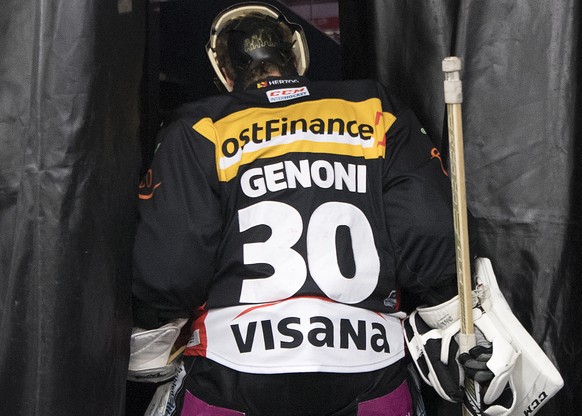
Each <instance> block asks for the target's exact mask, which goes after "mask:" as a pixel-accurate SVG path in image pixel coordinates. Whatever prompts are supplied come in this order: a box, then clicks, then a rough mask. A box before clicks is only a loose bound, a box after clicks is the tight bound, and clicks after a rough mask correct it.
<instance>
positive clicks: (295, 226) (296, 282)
mask: <svg viewBox="0 0 582 416" xmlns="http://www.w3.org/2000/svg"><path fill="white" fill-rule="evenodd" d="M239 224H240V231H241V232H243V231H246V230H248V229H250V228H252V227H255V226H257V225H267V226H269V227H270V228H271V231H272V234H271V237H270V238H269V239H268V240H267V241H265V242H261V243H247V244H245V245H244V246H243V261H244V263H245V264H256V263H266V264H269V265H271V266H272V267H273V269H274V270H275V272H274V273H273V274H272V275H271V276H269V277H267V278H261V279H245V280H244V281H243V284H242V290H241V296H240V301H241V302H242V303H261V302H272V301H277V300H282V299H286V298H288V297H291V296H293V295H294V294H295V293H297V291H298V290H299V289H300V288H301V286H303V284H304V283H305V280H306V279H307V264H306V260H305V259H303V257H302V256H301V255H300V254H299V253H298V252H297V251H295V250H293V249H292V248H291V247H292V246H293V245H294V244H295V243H297V241H299V238H300V237H301V234H302V233H303V220H302V219H301V215H300V214H299V212H298V211H297V210H296V209H295V208H293V207H291V206H289V205H287V204H284V203H282V202H275V201H263V202H259V203H257V204H255V205H252V206H250V207H248V208H244V209H242V210H240V211H239ZM339 226H347V227H348V228H349V229H350V233H351V237H352V245H353V247H352V250H353V253H354V262H355V265H356V273H355V275H354V276H353V277H352V278H346V277H345V276H343V275H342V273H341V271H340V269H339V265H338V262H337V248H336V243H335V236H336V230H337V227H339ZM307 263H308V265H309V271H310V272H311V276H312V277H313V279H314V280H315V282H316V283H317V285H318V286H319V288H320V289H321V290H322V291H323V292H324V293H325V294H326V295H327V296H328V297H329V298H330V299H333V300H335V301H338V302H342V303H348V304H352V303H358V302H361V301H363V300H364V299H366V298H367V297H368V296H370V295H371V294H372V292H373V291H374V289H375V288H376V285H377V283H378V275H379V272H380V260H379V259H378V252H377V250H376V245H375V243H374V236H373V233H372V227H371V226H370V223H369V222H368V219H367V218H366V216H365V215H364V213H363V212H362V211H361V210H360V209H359V208H357V207H355V206H353V205H351V204H347V203H344V202H327V203H325V204H322V205H321V206H319V207H318V208H317V209H316V210H315V211H314V212H313V214H312V215H311V219H310V220H309V224H308V226H307Z"/></svg>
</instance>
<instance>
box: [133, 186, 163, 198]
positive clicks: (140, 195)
mask: <svg viewBox="0 0 582 416" xmlns="http://www.w3.org/2000/svg"><path fill="white" fill-rule="evenodd" d="M161 185H162V183H161V182H159V183H157V184H155V185H154V186H153V188H152V191H151V192H150V193H149V194H138V197H139V199H152V198H153V196H154V192H156V189H158V188H159V187H160V186H161Z"/></svg>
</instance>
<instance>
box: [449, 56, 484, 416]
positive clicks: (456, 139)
mask: <svg viewBox="0 0 582 416" xmlns="http://www.w3.org/2000/svg"><path fill="white" fill-rule="evenodd" d="M442 67H443V72H444V73H445V81H444V91H445V103H446V105H447V125H448V130H449V152H450V158H451V169H450V170H451V186H452V194H453V216H454V228H455V254H456V263H457V290H458V292H459V307H460V321H461V322H460V323H461V330H460V334H459V350H460V352H461V353H463V352H467V351H469V350H470V349H471V348H472V347H474V346H475V344H476V341H475V330H474V326H473V298H472V293H471V263H470V255H469V232H468V228H469V227H468V219H467V194H466V189H465V155H464V149H463V120H462V111H461V103H462V102H463V89H462V83H461V77H460V72H461V60H460V59H459V58H458V57H454V56H452V57H447V58H445V59H444V60H443V63H442ZM467 382H468V380H465V384H467ZM463 415H464V416H470V415H471V413H470V412H469V410H468V409H467V407H466V406H463Z"/></svg>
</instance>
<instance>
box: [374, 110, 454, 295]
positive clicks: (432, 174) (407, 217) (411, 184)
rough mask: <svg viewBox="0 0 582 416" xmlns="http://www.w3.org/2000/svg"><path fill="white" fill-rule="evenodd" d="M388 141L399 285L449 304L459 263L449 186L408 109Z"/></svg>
mask: <svg viewBox="0 0 582 416" xmlns="http://www.w3.org/2000/svg"><path fill="white" fill-rule="evenodd" d="M386 138H387V142H386V143H387V148H386V166H385V169H384V174H383V181H384V190H383V200H384V206H385V209H386V213H387V216H386V218H387V219H386V221H387V228H388V233H389V235H390V239H391V243H392V246H393V250H394V253H395V261H396V264H395V269H396V276H397V280H398V284H399V285H400V287H402V288H405V289H407V290H408V291H410V292H412V293H414V294H415V295H417V296H419V297H420V299H421V300H423V301H425V302H427V301H428V302H429V303H439V301H445V300H447V299H448V298H450V297H451V295H452V293H451V292H454V290H455V288H456V278H455V276H456V265H455V240H454V226H453V213H452V197H451V184H450V181H449V178H448V176H447V173H446V171H445V168H444V166H443V164H442V160H441V158H440V153H439V152H438V150H437V149H436V147H435V146H434V145H433V143H432V141H431V140H430V138H429V136H428V135H427V134H426V133H425V131H424V129H423V128H422V126H421V125H420V123H419V121H418V120H417V118H416V116H415V115H414V114H413V112H412V111H411V110H410V109H408V108H403V109H401V110H400V111H399V112H398V114H397V115H396V121H395V123H394V124H393V125H392V126H391V128H390V129H389V130H388V132H387V137H386ZM439 292H440V293H439Z"/></svg>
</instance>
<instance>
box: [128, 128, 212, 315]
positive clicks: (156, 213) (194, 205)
mask: <svg viewBox="0 0 582 416" xmlns="http://www.w3.org/2000/svg"><path fill="white" fill-rule="evenodd" d="M192 125H193V123H190V122H188V121H184V120H180V121H176V122H174V123H172V124H171V125H170V126H168V127H167V128H165V129H164V130H162V132H161V134H160V140H159V143H160V144H159V145H158V148H157V150H156V153H155V155H154V159H153V162H152V166H151V168H150V169H149V171H148V172H147V175H146V177H145V178H144V180H143V182H142V183H141V185H140V190H139V217H140V218H139V222H138V228H137V234H136V241H135V245H134V279H133V284H132V292H133V296H134V299H135V300H134V302H135V303H136V304H138V305H140V309H141V310H149V311H151V310H154V311H156V313H157V315H158V318H161V319H162V321H163V319H164V318H166V319H172V318H176V317H188V316H190V315H191V314H192V312H193V310H194V309H195V308H196V307H197V306H200V305H201V304H203V302H204V301H205V299H206V294H207V287H208V284H209V281H210V280H211V279H212V276H213V273H214V269H215V257H216V251H217V248H218V245H219V241H220V234H221V227H222V216H221V208H220V203H219V196H218V192H219V191H218V180H217V174H216V165H215V163H214V160H215V157H214V145H213V144H212V143H211V142H209V141H208V140H206V139H205V138H204V137H202V136H200V135H199V134H198V133H196V132H195V131H194V130H193V129H192ZM134 315H135V312H134Z"/></svg>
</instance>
